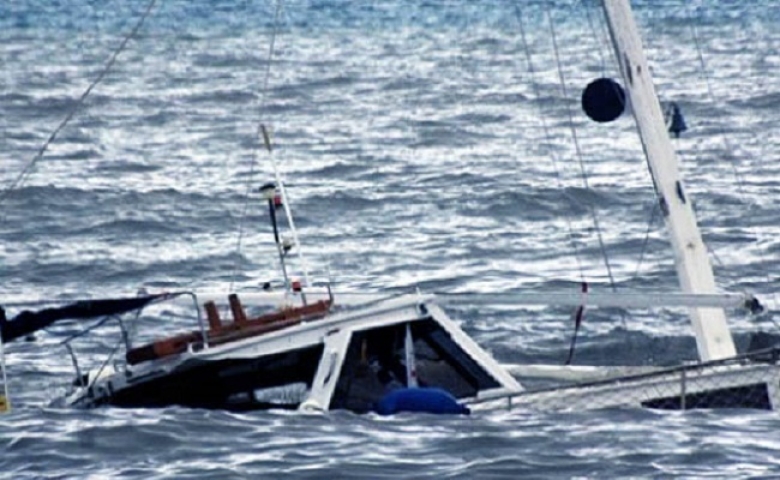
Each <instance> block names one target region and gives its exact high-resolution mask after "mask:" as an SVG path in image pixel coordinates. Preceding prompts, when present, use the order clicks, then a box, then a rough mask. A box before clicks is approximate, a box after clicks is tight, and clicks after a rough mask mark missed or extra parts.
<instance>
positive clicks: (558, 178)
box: [514, 3, 585, 283]
mask: <svg viewBox="0 0 780 480" xmlns="http://www.w3.org/2000/svg"><path fill="white" fill-rule="evenodd" d="M514 7H515V8H514V11H515V17H516V18H517V24H518V26H519V28H520V39H521V41H522V42H523V50H524V51H525V57H526V63H527V64H528V71H529V72H530V74H531V86H532V88H533V91H534V96H535V97H536V98H541V92H540V91H539V84H538V82H537V81H536V68H535V67H534V64H533V61H532V59H531V49H530V47H529V45H528V41H527V38H526V32H525V26H524V24H523V15H522V11H521V9H520V6H519V5H518V3H514ZM537 106H538V109H539V118H540V119H541V122H542V130H543V131H544V136H545V139H546V140H547V144H548V145H552V143H553V139H552V135H551V134H550V128H549V127H548V125H547V122H546V121H545V119H544V118H545V116H544V115H543V112H542V108H541V106H540V105H538V103H537ZM547 150H548V154H549V155H550V160H551V161H552V165H553V170H554V171H555V180H556V182H557V184H558V188H559V189H560V190H561V191H563V189H564V184H563V180H562V177H561V172H560V169H559V168H558V161H557V159H556V156H555V153H554V152H553V151H552V150H551V149H549V148H548V149H547ZM563 217H564V219H565V220H566V227H567V229H568V231H569V242H570V243H571V246H572V248H573V249H574V259H575V261H576V262H577V269H578V270H579V272H580V280H581V282H583V283H584V282H585V271H584V269H583V268H582V262H581V260H580V251H579V248H577V242H576V241H575V240H574V227H573V226H572V223H571V218H570V217H569V215H564V216H563Z"/></svg>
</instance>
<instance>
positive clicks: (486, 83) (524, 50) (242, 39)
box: [0, 0, 780, 479]
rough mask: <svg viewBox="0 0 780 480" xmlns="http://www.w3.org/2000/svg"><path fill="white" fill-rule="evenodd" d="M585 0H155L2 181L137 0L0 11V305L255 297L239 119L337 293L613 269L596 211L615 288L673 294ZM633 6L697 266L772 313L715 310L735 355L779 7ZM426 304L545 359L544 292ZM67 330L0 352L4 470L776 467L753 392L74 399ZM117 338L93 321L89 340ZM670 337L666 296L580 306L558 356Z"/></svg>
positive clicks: (256, 228) (403, 471)
mask: <svg viewBox="0 0 780 480" xmlns="http://www.w3.org/2000/svg"><path fill="white" fill-rule="evenodd" d="M597 3H598V2H594V1H570V0H557V1H553V2H550V1H536V0H533V1H531V0H527V1H523V0H516V1H509V0H491V1H488V0H479V1H465V0H463V1H460V0H428V1H424V2H420V1H413V0H383V1H365V2H363V1H361V2H348V1H344V0H290V1H285V2H280V4H281V8H279V9H277V3H276V2H271V1H264V0H243V1H238V0H233V1H221V0H220V1H216V0H198V1H182V0H177V1H168V2H159V4H157V5H155V6H154V8H153V9H152V12H151V15H150V17H149V18H148V19H147V20H146V22H145V23H144V25H143V26H142V27H141V29H140V30H139V32H138V34H137V35H136V36H135V37H134V38H133V39H132V40H130V41H129V43H128V44H127V47H126V49H125V50H124V51H123V52H122V53H121V54H120V55H119V56H118V57H117V60H116V62H115V64H114V66H113V68H112V69H111V70H110V71H109V73H108V74H107V75H106V76H105V78H104V79H103V80H102V82H100V83H99V84H98V85H97V86H96V87H95V88H94V90H93V91H92V92H91V94H90V95H89V96H88V97H87V98H86V100H85V101H84V102H83V104H81V105H80V106H78V109H77V111H76V113H75V116H74V117H73V119H72V120H71V121H70V122H69V123H68V124H67V125H66V126H65V128H63V129H62V130H61V132H59V134H58V135H57V137H56V139H54V141H53V142H52V143H51V145H50V146H49V147H48V149H47V151H46V152H45V154H44V155H43V156H42V157H41V159H40V160H38V161H37V162H36V163H35V164H34V166H33V167H32V168H31V169H30V170H29V171H27V174H26V175H24V178H23V181H22V182H20V183H19V185H18V186H16V187H15V188H13V189H12V190H7V188H8V187H9V186H11V185H12V184H14V182H15V181H16V180H17V178H19V175H21V174H22V172H23V171H24V168H25V166H26V165H28V164H29V162H30V161H31V160H32V159H33V158H34V157H35V155H36V153H37V152H38V150H39V149H40V148H41V146H42V145H43V144H44V143H45V142H46V140H47V138H48V137H49V136H50V135H51V133H52V132H53V131H54V130H55V129H56V128H57V126H58V125H59V124H60V122H62V121H63V119H64V118H65V117H66V116H67V115H68V114H69V113H70V112H71V111H72V110H73V109H74V108H75V107H76V106H77V102H78V99H79V97H80V96H81V95H82V93H83V92H84V91H85V90H86V88H87V87H88V86H89V84H90V82H91V81H93V80H94V79H95V78H96V77H97V76H98V74H99V73H100V71H101V70H102V68H103V66H104V65H105V64H106V62H107V61H108V59H109V58H110V56H111V54H112V52H113V51H114V50H115V49H117V48H118V47H119V45H120V43H121V42H122V39H123V38H124V35H126V34H127V33H128V32H129V31H130V30H131V29H132V27H133V25H134V24H135V22H136V21H137V19H138V18H139V16H140V15H141V13H142V12H143V11H144V9H145V8H146V6H147V3H146V2H142V1H139V0H132V1H127V0H124V1H119V0H107V1H104V2H86V1H73V2H57V1H52V0H48V1H46V0H30V1H25V2H21V1H15V0H11V1H6V2H3V3H2V4H0V65H1V66H2V68H0V72H1V73H0V126H1V131H2V133H0V165H1V166H2V168H1V169H0V186H2V188H3V189H4V190H3V193H2V203H0V260H1V261H2V264H0V265H1V267H0V304H2V303H9V302H13V301H22V300H35V299H51V298H62V299H66V298H83V297H96V296H105V295H109V296H117V295H133V294H135V292H136V291H137V290H138V289H139V288H147V289H149V290H157V291H159V290H174V289H194V290H198V291H204V290H206V291H224V292H227V291H228V290H229V289H233V290H237V291H239V292H241V291H252V290H256V289H258V288H259V287H260V285H262V284H263V283H264V282H266V281H270V282H272V283H273V284H274V285H275V286H277V287H278V286H279V285H280V282H281V278H280V273H279V269H278V266H277V261H276V258H275V256H274V250H273V244H272V235H271V231H270V227H269V225H268V219H267V216H266V215H265V210H264V208H263V204H262V201H261V199H260V198H259V196H258V195H257V193H253V192H252V191H253V190H254V189H256V187H258V186H260V185H262V184H263V183H266V182H267V181H270V180H272V179H273V168H272V158H271V156H270V155H269V154H268V153H267V152H266V151H265V150H263V149H262V148H259V142H258V135H257V130H258V125H259V124H260V123H263V124H265V125H268V126H269V128H270V129H271V131H272V134H273V143H274V152H273V154H272V155H273V161H276V162H277V163H278V165H279V166H280V168H281V170H282V171H283V172H284V176H285V179H286V182H287V188H288V192H289V196H290V204H291V207H292V209H293V212H294V213H295V219H296V224H297V226H298V229H299V234H300V237H301V240H302V244H303V245H302V248H303V253H304V254H305V259H306V263H307V264H308V267H309V268H310V269H311V271H312V275H313V278H314V279H315V280H316V281H318V282H324V281H327V280H329V279H330V281H332V282H333V284H334V288H336V289H337V290H342V291H365V290H367V291H373V292H377V291H386V290H391V291H398V290H410V289H414V288H419V289H421V290H423V291H427V292H440V293H447V292H504V291H513V290H521V289H533V288H541V289H545V288H547V289H550V288H555V289H565V288H569V289H572V291H577V290H578V289H579V282H580V281H582V279H585V280H587V281H588V282H589V284H590V286H591V289H592V290H608V289H610V288H611V287H610V278H609V275H608V273H607V270H606V268H605V263H604V260H603V258H602V255H601V251H600V248H599V239H598V233H599V232H597V230H596V229H595V228H594V223H593V216H592V214H591V212H592V211H595V213H596V215H597V218H598V222H599V225H600V234H601V235H602V237H603V242H604V244H605V246H606V250H607V253H608V258H609V264H610V267H611V271H612V276H613V278H614V282H615V285H616V287H617V288H619V289H626V290H632V289H637V288H651V289H655V290H659V289H664V290H674V289H675V287H676V277H675V269H674V264H673V256H672V253H671V251H670V247H669V245H668V237H667V234H666V233H665V231H664V228H663V226H662V225H661V223H660V220H659V215H658V212H655V213H653V204H654V194H653V189H652V184H651V181H650V178H649V175H648V173H647V169H646V167H645V161H644V159H643V156H642V147H641V144H640V143H639V141H638V138H637V135H636V132H635V128H634V125H633V121H632V120H631V118H630V116H629V115H624V116H623V117H622V118H621V119H619V120H618V121H616V122H614V123H613V124H610V125H596V124H593V123H590V122H588V121H587V120H586V118H585V116H584V115H583V114H582V113H581V111H580V110H579V95H580V92H581V89H582V88H583V86H584V85H586V84H587V83H588V82H589V81H590V80H592V79H594V78H596V77H599V76H615V75H616V71H615V67H614V62H613V61H612V54H611V52H610V50H609V42H608V37H607V34H606V31H605V28H604V20H603V18H602V16H601V14H600V13H599V12H598V11H597V8H596V7H597ZM633 4H634V7H635V11H636V15H637V20H638V22H639V25H640V29H641V32H642V35H643V37H644V39H645V43H646V50H647V54H648V56H649V57H650V60H651V67H652V70H653V74H654V75H655V80H656V85H657V88H658V91H659V95H660V97H661V100H662V101H663V102H664V103H668V102H672V101H674V102H676V103H678V104H679V105H680V106H681V108H682V111H683V113H684V115H685V116H686V121H687V123H688V126H689V131H688V132H686V133H685V134H684V135H683V136H682V138H680V139H679V140H675V141H674V144H675V147H676V148H677V150H678V152H679V155H680V160H681V168H682V169H683V171H684V174H685V178H686V184H687V189H688V192H689V195H690V196H691V197H692V198H694V200H695V205H696V210H697V213H698V216H699V220H700V224H701V226H702V231H703V234H704V237H705V240H706V241H707V244H708V246H709V248H710V250H711V258H712V260H713V263H714V266H715V271H716V275H717V277H718V281H719V285H720V286H721V287H722V288H724V289H725V290H736V291H741V290H749V291H752V292H754V293H756V294H757V295H758V296H759V297H760V298H761V299H762V301H763V302H764V303H765V304H766V305H767V306H768V307H769V312H768V313H766V314H764V315H761V316H759V317H751V316H748V315H746V314H744V313H740V312H730V325H731V326H732V327H733V330H734V332H735V337H736V341H737V344H738V346H739V347H740V348H744V347H745V345H746V343H747V341H748V338H749V335H750V333H751V332H754V331H757V330H763V331H768V332H776V327H775V324H774V322H775V320H776V319H775V314H774V310H775V309H776V307H777V302H776V298H775V297H776V294H775V292H776V291H777V290H778V287H779V286H780V285H778V281H777V272H778V271H780V241H779V240H778V238H780V226H778V224H780V221H779V220H780V214H778V212H777V208H776V202H777V199H778V198H780V162H778V160H780V158H779V157H780V155H778V152H780V135H778V133H777V132H778V131H780V82H778V81H777V79H778V76H779V75H778V74H779V73H780V54H778V51H780V29H778V28H777V25H778V21H780V2H777V1H776V0H766V1H762V2H730V1H727V0H701V1H698V2H683V1H680V0H663V1H657V0H656V1H650V0H643V1H634V2H633ZM272 43H273V49H272V48H271V45H272ZM271 51H273V57H272V61H271V62H270V64H269V52H271ZM556 57H557V58H558V59H559V62H556ZM529 61H530V65H529ZM561 77H562V78H563V81H561ZM573 131H574V132H576V137H577V143H576V144H575V142H574V137H573ZM583 170H584V171H585V172H586V175H587V183H588V188H585V184H584V182H583V176H582V171H583ZM293 267H294V268H295V269H296V272H298V273H297V274H298V275H300V272H301V265H300V264H298V263H296V264H295V265H293ZM442 301H443V302H444V304H445V307H446V308H447V310H448V312H449V313H450V314H451V316H453V317H454V318H456V319H457V320H459V321H460V322H461V323H462V325H463V327H464V329H465V330H466V331H467V332H468V333H469V334H471V335H472V336H473V337H474V338H475V339H476V340H477V341H478V342H479V343H480V344H482V345H483V346H485V347H486V348H487V349H488V350H490V351H491V352H492V353H493V354H494V355H495V356H496V357H497V358H498V359H499V360H500V361H501V362H504V363H510V364H512V363H514V364H520V363H544V362H551V363H563V362H564V360H565V358H566V355H567V353H568V348H569V341H570V337H571V333H572V328H573V327H572V324H571V318H570V317H571V311H570V309H566V308H560V307H549V308H536V307H534V308H531V307H513V308H508V307H507V306H505V305H504V306H496V305H491V304H488V303H485V302H482V301H480V299H479V296H478V295H477V296H475V297H474V301H473V303H472V304H462V303H460V304H457V305H450V306H447V304H446V296H444V297H443V300H442ZM9 313H13V312H10V311H9ZM176 327H178V325H177V326H176ZM78 328H79V326H78V325H75V324H66V325H63V326H59V327H53V328H51V329H49V331H47V332H45V333H41V334H39V335H37V338H36V340H35V341H34V342H20V343H13V344H10V345H7V361H8V367H9V368H8V373H9V385H10V387H11V401H12V406H13V408H12V411H11V413H10V414H8V415H5V416H3V417H2V418H1V419H0V420H2V421H0V446H2V447H0V448H2V452H3V454H2V456H1V457H0V477H2V478H13V479H21V478H95V479H98V478H100V479H102V478H138V479H149V478H159V479H162V478H166V479H168V478H170V479H180V478H360V479H364V478H464V479H465V478H469V479H470V478H616V477H661V478H664V477H687V478H702V477H710V478H775V477H780V460H778V458H779V457H778V452H780V442H778V440H777V431H778V428H780V419H778V416H777V415H776V414H775V413H763V412H752V411H730V412H708V411H702V412H688V413H679V412H655V411H634V410H608V411H595V412H569V413H555V414H543V413H534V412H523V411H512V412H494V413H488V414H481V415H475V416H471V417H432V416H428V415H398V416H395V417H390V418H381V417H377V416H373V415H365V416H358V415H353V414H350V413H345V412H336V413H328V414H324V415H300V414H291V413H286V412H285V413H282V412H263V413H251V414H233V413H227V412H219V411H217V412H213V411H200V410H188V409H181V408H170V409H164V410H120V409H98V410H92V411H79V410H73V409H69V408H65V407H62V405H61V402H58V399H61V398H62V395H63V393H64V392H65V390H66V387H67V385H68V384H69V382H70V381H71V379H72V378H73V372H72V367H71V364H70V359H69V357H68V356H67V354H66V352H65V350H64V348H63V347H62V346H61V345H60V342H61V341H62V340H63V339H64V338H66V337H67V335H69V334H72V333H74V332H75V331H78ZM170 331H171V326H169V325H168V326H166V325H156V326H153V327H152V332H151V333H152V334H156V333H159V334H165V333H166V332H170ZM115 334H116V332H115V331H113V330H110V329H105V330H103V329H101V330H98V331H96V332H95V335H94V336H93V339H94V342H95V344H96V347H95V348H94V349H93V350H88V352H87V355H92V356H94V355H96V354H97V351H98V350H99V347H101V346H102V347H104V348H109V347H110V346H111V345H113V344H114V342H115V341H116V337H115ZM695 355H696V353H695V346H694V342H693V340H692V338H691V336H690V328H689V326H688V321H687V318H686V317H685V315H684V312H680V311H676V310H653V311H641V310H640V311H630V312H621V311H615V310H589V311H588V312H587V314H586V317H585V320H584V323H583V327H582V331H581V332H580V338H579V339H578V351H577V354H576V355H575V363H578V364H603V363H606V364H616V365H618V364H619V365H623V364H628V365H647V364H661V365H664V364H671V363H674V362H678V361H681V360H690V359H693V358H695Z"/></svg>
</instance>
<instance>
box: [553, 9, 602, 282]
mask: <svg viewBox="0 0 780 480" xmlns="http://www.w3.org/2000/svg"><path fill="white" fill-rule="evenodd" d="M545 15H546V17H547V23H548V25H549V26H550V39H551V40H552V44H553V51H554V54H555V64H556V68H557V71H558V79H559V80H560V84H561V92H562V93H563V97H564V98H566V97H568V92H567V90H566V80H565V77H564V75H563V68H562V67H561V58H560V53H559V49H558V40H557V37H556V35H555V26H554V25H553V21H552V15H551V14H550V6H549V5H547V6H546V8H545ZM566 113H567V115H568V117H569V129H570V130H571V135H572V140H573V142H574V149H575V151H576V152H577V160H578V163H579V165H580V174H581V178H582V184H583V186H584V187H585V189H587V190H590V185H589V184H588V174H587V172H586V171H585V162H584V161H583V158H582V149H581V148H580V142H579V139H578V137H577V129H576V127H575V126H574V115H573V114H572V111H571V107H570V106H569V104H568V103H566ZM588 211H589V212H590V216H591V218H592V220H593V226H594V228H595V229H596V236H597V237H598V241H599V248H600V250H601V255H602V257H603V259H604V266H605V267H606V269H607V275H608V276H609V283H610V285H611V287H612V290H613V291H617V286H616V285H615V278H614V276H613V275H612V267H611V265H610V264H609V257H608V256H607V248H606V246H605V245H604V237H603V235H602V233H601V225H600V224H599V217H598V215H597V214H596V209H595V207H594V206H593V205H592V204H588Z"/></svg>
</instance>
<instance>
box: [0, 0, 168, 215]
mask: <svg viewBox="0 0 780 480" xmlns="http://www.w3.org/2000/svg"><path fill="white" fill-rule="evenodd" d="M156 3H157V0H150V1H149V3H148V4H147V6H146V9H145V10H144V12H143V14H142V15H141V17H140V18H139V19H138V21H137V22H136V24H135V26H134V27H133V29H132V30H131V31H130V33H128V34H127V35H125V37H124V38H123V39H122V43H120V44H119V47H118V48H117V49H116V50H114V53H113V54H112V55H111V58H109V60H108V62H107V63H106V64H105V66H104V67H103V69H102V70H101V71H100V73H99V74H98V76H97V77H96V78H95V80H93V81H92V83H90V84H89V86H88V87H87V89H86V90H84V93H82V94H81V96H80V97H79V99H78V100H77V101H76V104H75V105H74V106H73V108H72V109H71V110H70V112H68V114H67V115H66V116H65V118H64V119H63V120H62V121H61V122H60V124H59V125H57V128H55V129H54V131H52V133H51V135H49V138H48V139H46V141H45V142H44V143H43V145H42V146H41V148H40V149H39V150H38V152H37V153H36V154H35V156H34V157H33V158H32V159H31V160H30V161H29V162H27V165H25V166H24V168H23V169H22V171H21V172H19V175H17V176H16V178H15V179H14V180H13V181H12V182H11V183H10V184H9V185H8V186H7V187H6V188H5V189H4V190H3V191H2V193H0V205H2V204H3V202H5V200H6V199H7V198H8V196H9V195H10V194H11V192H12V191H14V190H15V189H16V188H18V187H20V186H21V185H22V183H23V182H24V180H25V179H26V178H27V176H28V175H29V174H30V173H31V172H32V169H33V167H34V166H35V164H36V163H38V161H39V160H40V159H41V158H43V154H44V153H46V150H47V149H48V148H49V145H50V144H51V143H52V142H53V141H54V139H55V138H57V135H58V134H59V133H60V131H61V130H62V129H63V128H65V126H66V125H67V124H68V123H69V122H70V121H71V120H72V119H73V117H74V116H75V115H76V113H77V112H78V110H79V108H80V107H81V106H82V105H83V104H84V102H85V101H86V99H87V97H88V96H89V94H90V93H92V90H93V89H94V88H95V86H97V84H98V83H100V82H101V81H102V80H103V78H104V77H105V76H106V75H107V74H108V72H109V71H110V70H111V67H113V66H114V62H116V59H117V57H119V54H120V53H122V52H123V51H124V50H125V48H126V47H127V43H128V42H129V41H130V39H131V38H133V37H134V36H135V35H136V34H137V33H138V31H139V30H140V29H141V27H142V26H143V24H144V22H145V21H146V19H147V17H149V15H150V14H151V12H152V9H153V8H154V5H155V4H156Z"/></svg>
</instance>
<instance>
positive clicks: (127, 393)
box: [114, 344, 324, 411]
mask: <svg viewBox="0 0 780 480" xmlns="http://www.w3.org/2000/svg"><path fill="white" fill-rule="evenodd" d="M323 350H324V348H323V345H322V344H318V345H312V346H309V347H305V348H300V349H296V350H290V351H286V352H281V353H277V354H273V355H265V356H262V357H255V358H248V359H230V360H221V361H212V362H205V363H204V364H202V365H195V364H192V365H191V367H192V368H187V369H183V370H182V371H181V372H178V373H174V374H171V375H167V376H165V377H163V378H160V379H156V380H152V381H149V382H139V383H138V385H137V386H135V387H131V388H128V389H125V390H123V391H122V392H116V393H115V395H114V403H115V404H117V405H120V406H128V407H133V406H149V405H160V406H162V405H171V404H174V405H183V406H188V407H196V408H225V409H228V410H237V411H242V410H255V409H266V408H291V409H292V408H297V407H298V405H300V403H301V402H302V401H303V400H304V399H305V397H306V395H308V390H310V389H311V385H312V382H313V380H314V375H315V373H316V371H317V366H318V365H319V362H320V358H321V357H322V352H323Z"/></svg>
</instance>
